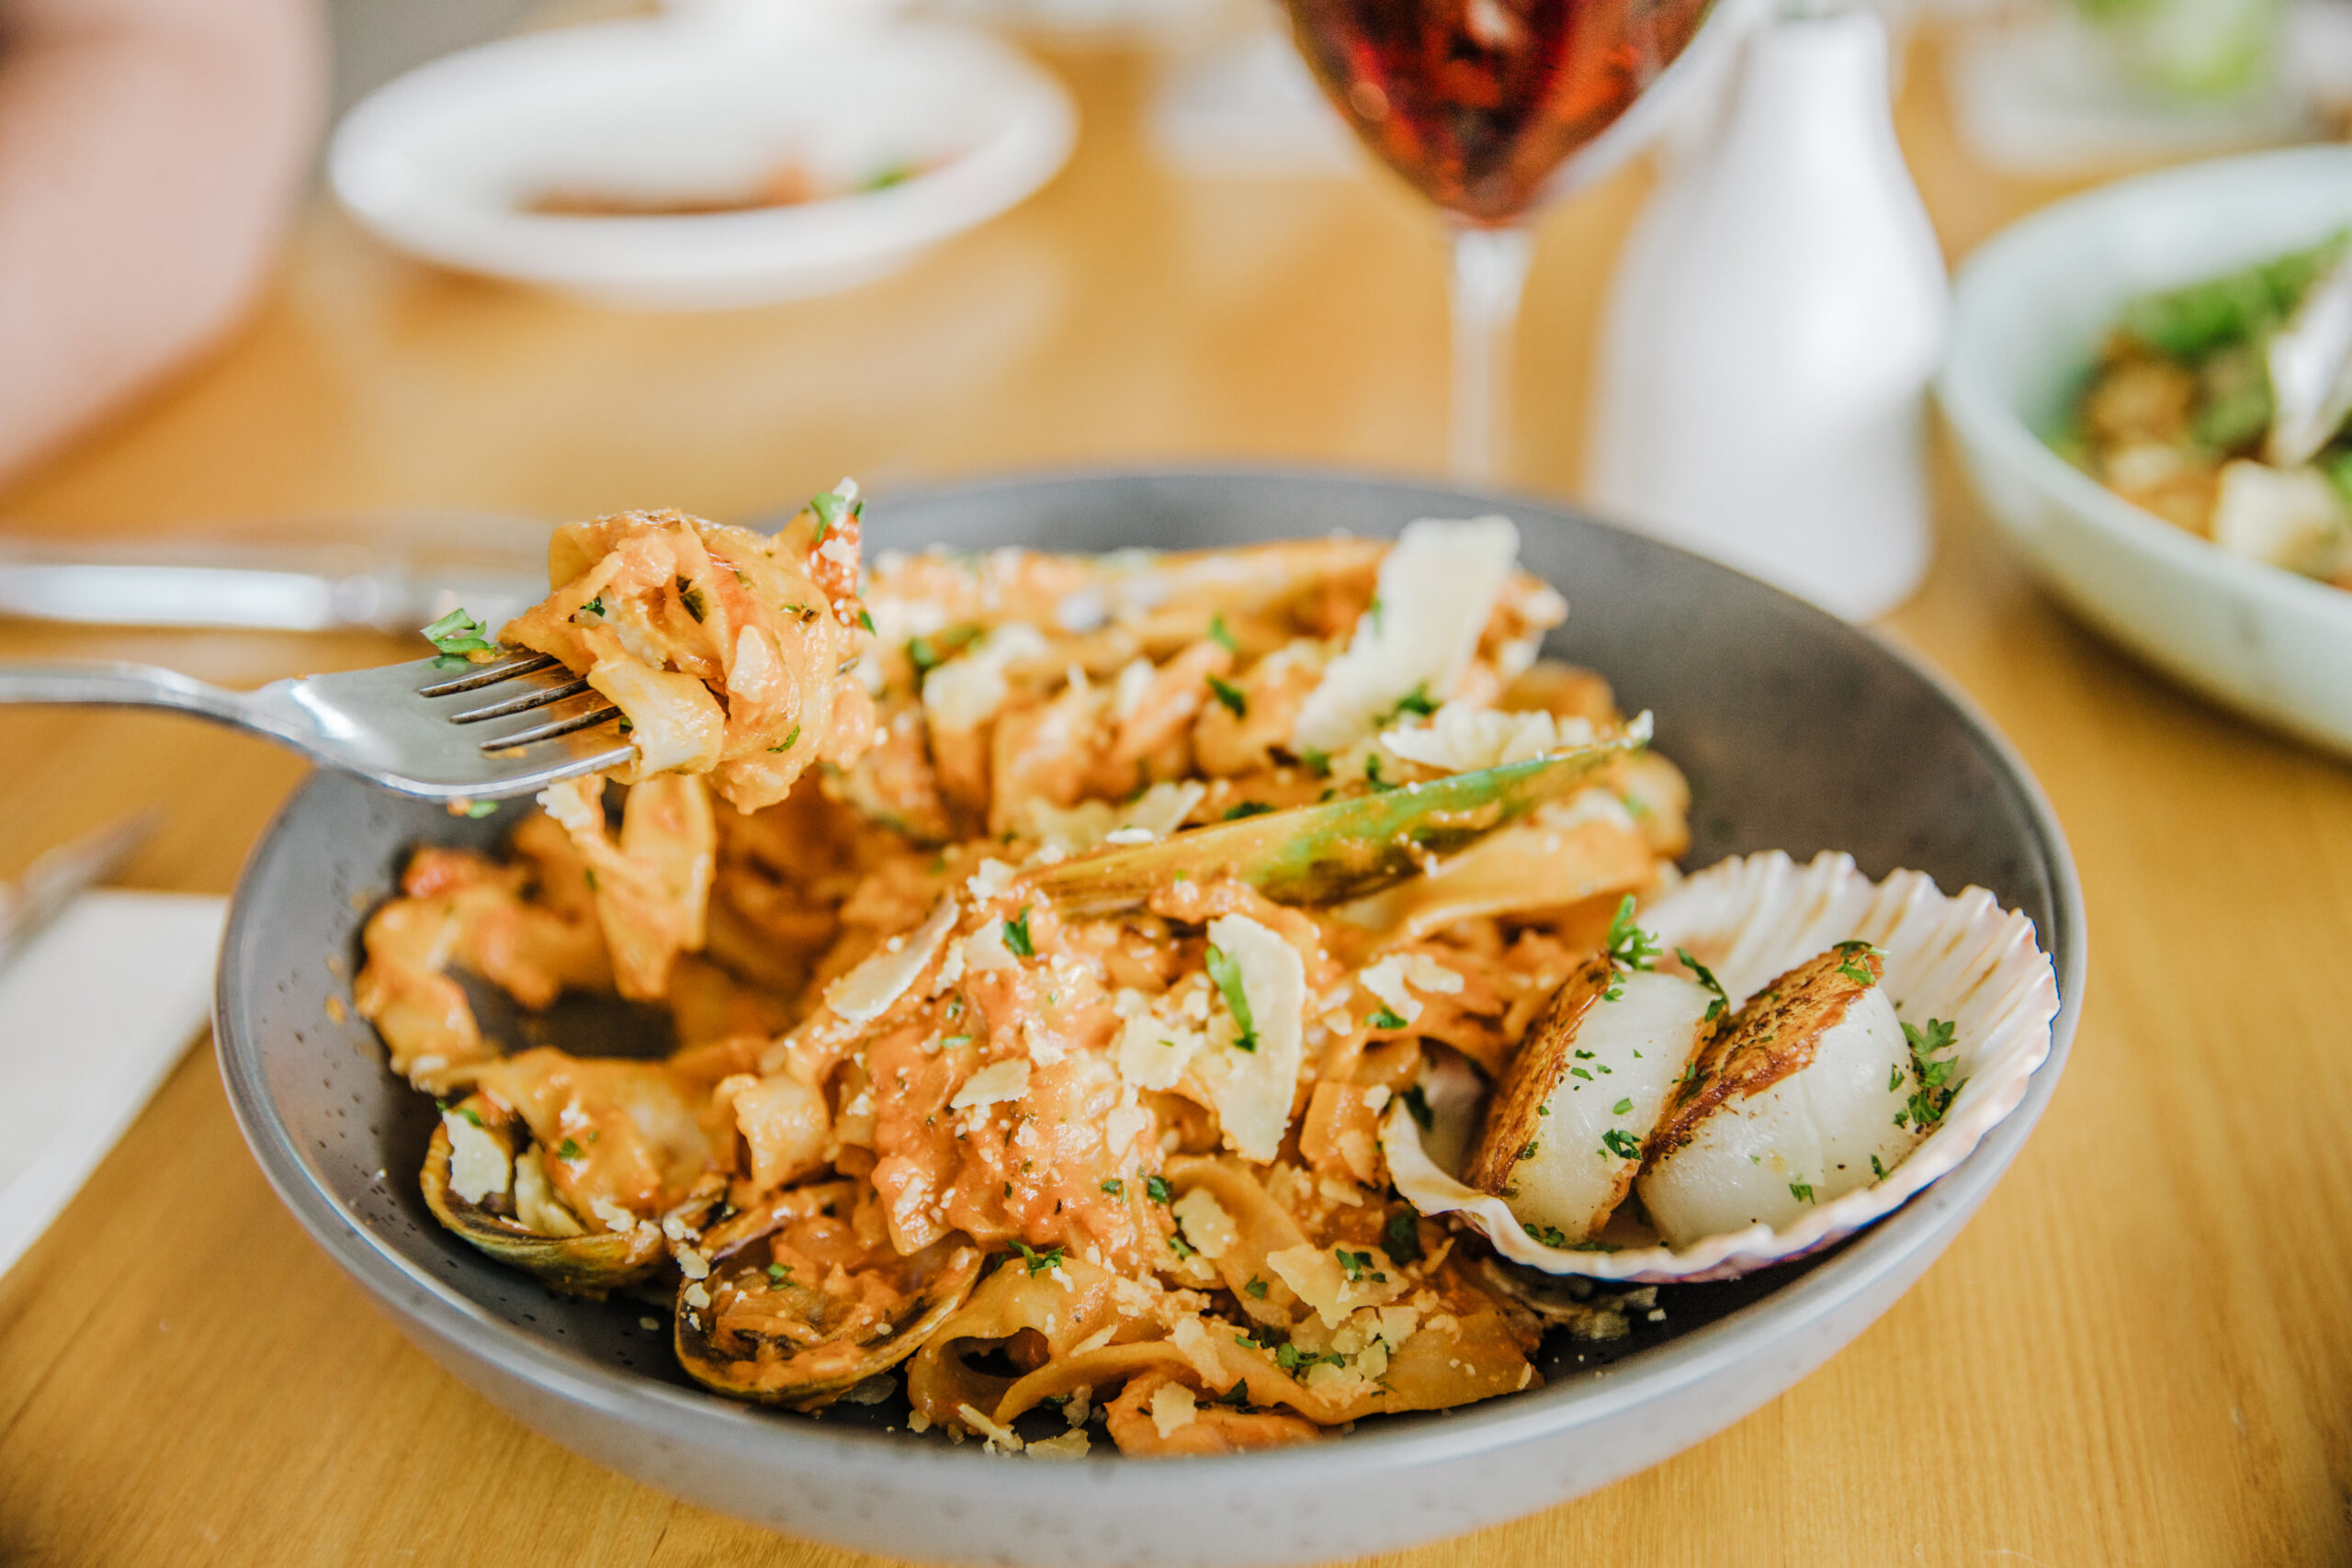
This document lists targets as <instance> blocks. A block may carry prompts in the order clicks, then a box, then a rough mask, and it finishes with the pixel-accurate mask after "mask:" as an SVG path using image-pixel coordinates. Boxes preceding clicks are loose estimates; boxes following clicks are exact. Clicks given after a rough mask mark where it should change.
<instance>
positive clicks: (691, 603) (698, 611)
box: [678, 577, 710, 621]
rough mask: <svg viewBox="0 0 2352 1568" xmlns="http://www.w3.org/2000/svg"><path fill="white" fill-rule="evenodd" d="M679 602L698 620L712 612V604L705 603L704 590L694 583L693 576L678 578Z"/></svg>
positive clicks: (688, 613)
mask: <svg viewBox="0 0 2352 1568" xmlns="http://www.w3.org/2000/svg"><path fill="white" fill-rule="evenodd" d="M678 603H679V604H683V605H684V606H685V607H686V614H687V615H692V616H693V617H694V618H695V620H697V621H699V620H701V619H702V618H703V617H704V616H705V615H708V614H709V613H710V606H709V605H707V604H704V603H703V597H702V590H701V589H699V588H696V587H695V585H694V580H693V579H692V578H685V577H682V578H680V579H678Z"/></svg>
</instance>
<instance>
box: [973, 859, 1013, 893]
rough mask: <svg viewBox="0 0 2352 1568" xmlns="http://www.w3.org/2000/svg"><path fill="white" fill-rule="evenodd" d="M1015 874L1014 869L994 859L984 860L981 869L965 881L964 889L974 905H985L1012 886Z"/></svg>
mask: <svg viewBox="0 0 2352 1568" xmlns="http://www.w3.org/2000/svg"><path fill="white" fill-rule="evenodd" d="M1013 874H1014V873H1013V870H1012V867H1011V866H1009V865H1007V864H1005V863H1004V862H1002V861H1001V860H997V859H994V858H993V857H991V858H989V859H984V860H982V861H981V862H980V869H979V870H978V871H976V872H974V873H972V874H971V875H969V876H967V877H966V878H965V879H964V887H965V890H966V891H967V892H968V893H970V894H971V896H972V901H973V902H974V903H978V904H985V903H987V902H988V901H989V899H991V898H993V897H996V896H997V895H998V894H1000V893H1001V892H1003V891H1004V890H1005V889H1006V888H1008V887H1010V886H1012V878H1013Z"/></svg>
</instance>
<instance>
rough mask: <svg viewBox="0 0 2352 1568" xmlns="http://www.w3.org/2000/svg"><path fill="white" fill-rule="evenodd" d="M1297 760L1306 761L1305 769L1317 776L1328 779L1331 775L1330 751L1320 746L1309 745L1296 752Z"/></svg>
mask: <svg viewBox="0 0 2352 1568" xmlns="http://www.w3.org/2000/svg"><path fill="white" fill-rule="evenodd" d="M1298 760H1299V761H1302V762H1304V763H1306V771H1307V772H1308V773H1313V774H1314V775H1315V776H1316V777H1317V778H1318V779H1328V778H1329V777H1330V776H1331V753H1330V752H1329V751H1326V750H1323V748H1321V747H1320V746H1309V747H1308V748H1307V749H1306V750H1304V751H1301V752H1300V753H1299V754H1298Z"/></svg>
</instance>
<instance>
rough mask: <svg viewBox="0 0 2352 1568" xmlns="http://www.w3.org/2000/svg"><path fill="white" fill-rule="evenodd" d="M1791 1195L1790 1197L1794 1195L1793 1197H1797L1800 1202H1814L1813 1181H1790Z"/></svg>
mask: <svg viewBox="0 0 2352 1568" xmlns="http://www.w3.org/2000/svg"><path fill="white" fill-rule="evenodd" d="M1789 1196H1790V1197H1792V1198H1793V1199H1795V1200H1796V1201H1798V1202H1800V1203H1810V1202H1812V1201H1813V1183H1812V1182H1810V1181H1792V1182H1790V1183H1789Z"/></svg>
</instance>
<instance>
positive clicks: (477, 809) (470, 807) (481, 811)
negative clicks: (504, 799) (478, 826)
mask: <svg viewBox="0 0 2352 1568" xmlns="http://www.w3.org/2000/svg"><path fill="white" fill-rule="evenodd" d="M497 809H498V802H496V801H494V800H469V801H468V802H466V815H467V816H469V817H470V818H473V819H474V820H475V821H477V822H479V821H481V819H482V818H485V817H487V816H489V815H490V814H491V813H492V812H493V811H495V810H497Z"/></svg>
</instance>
